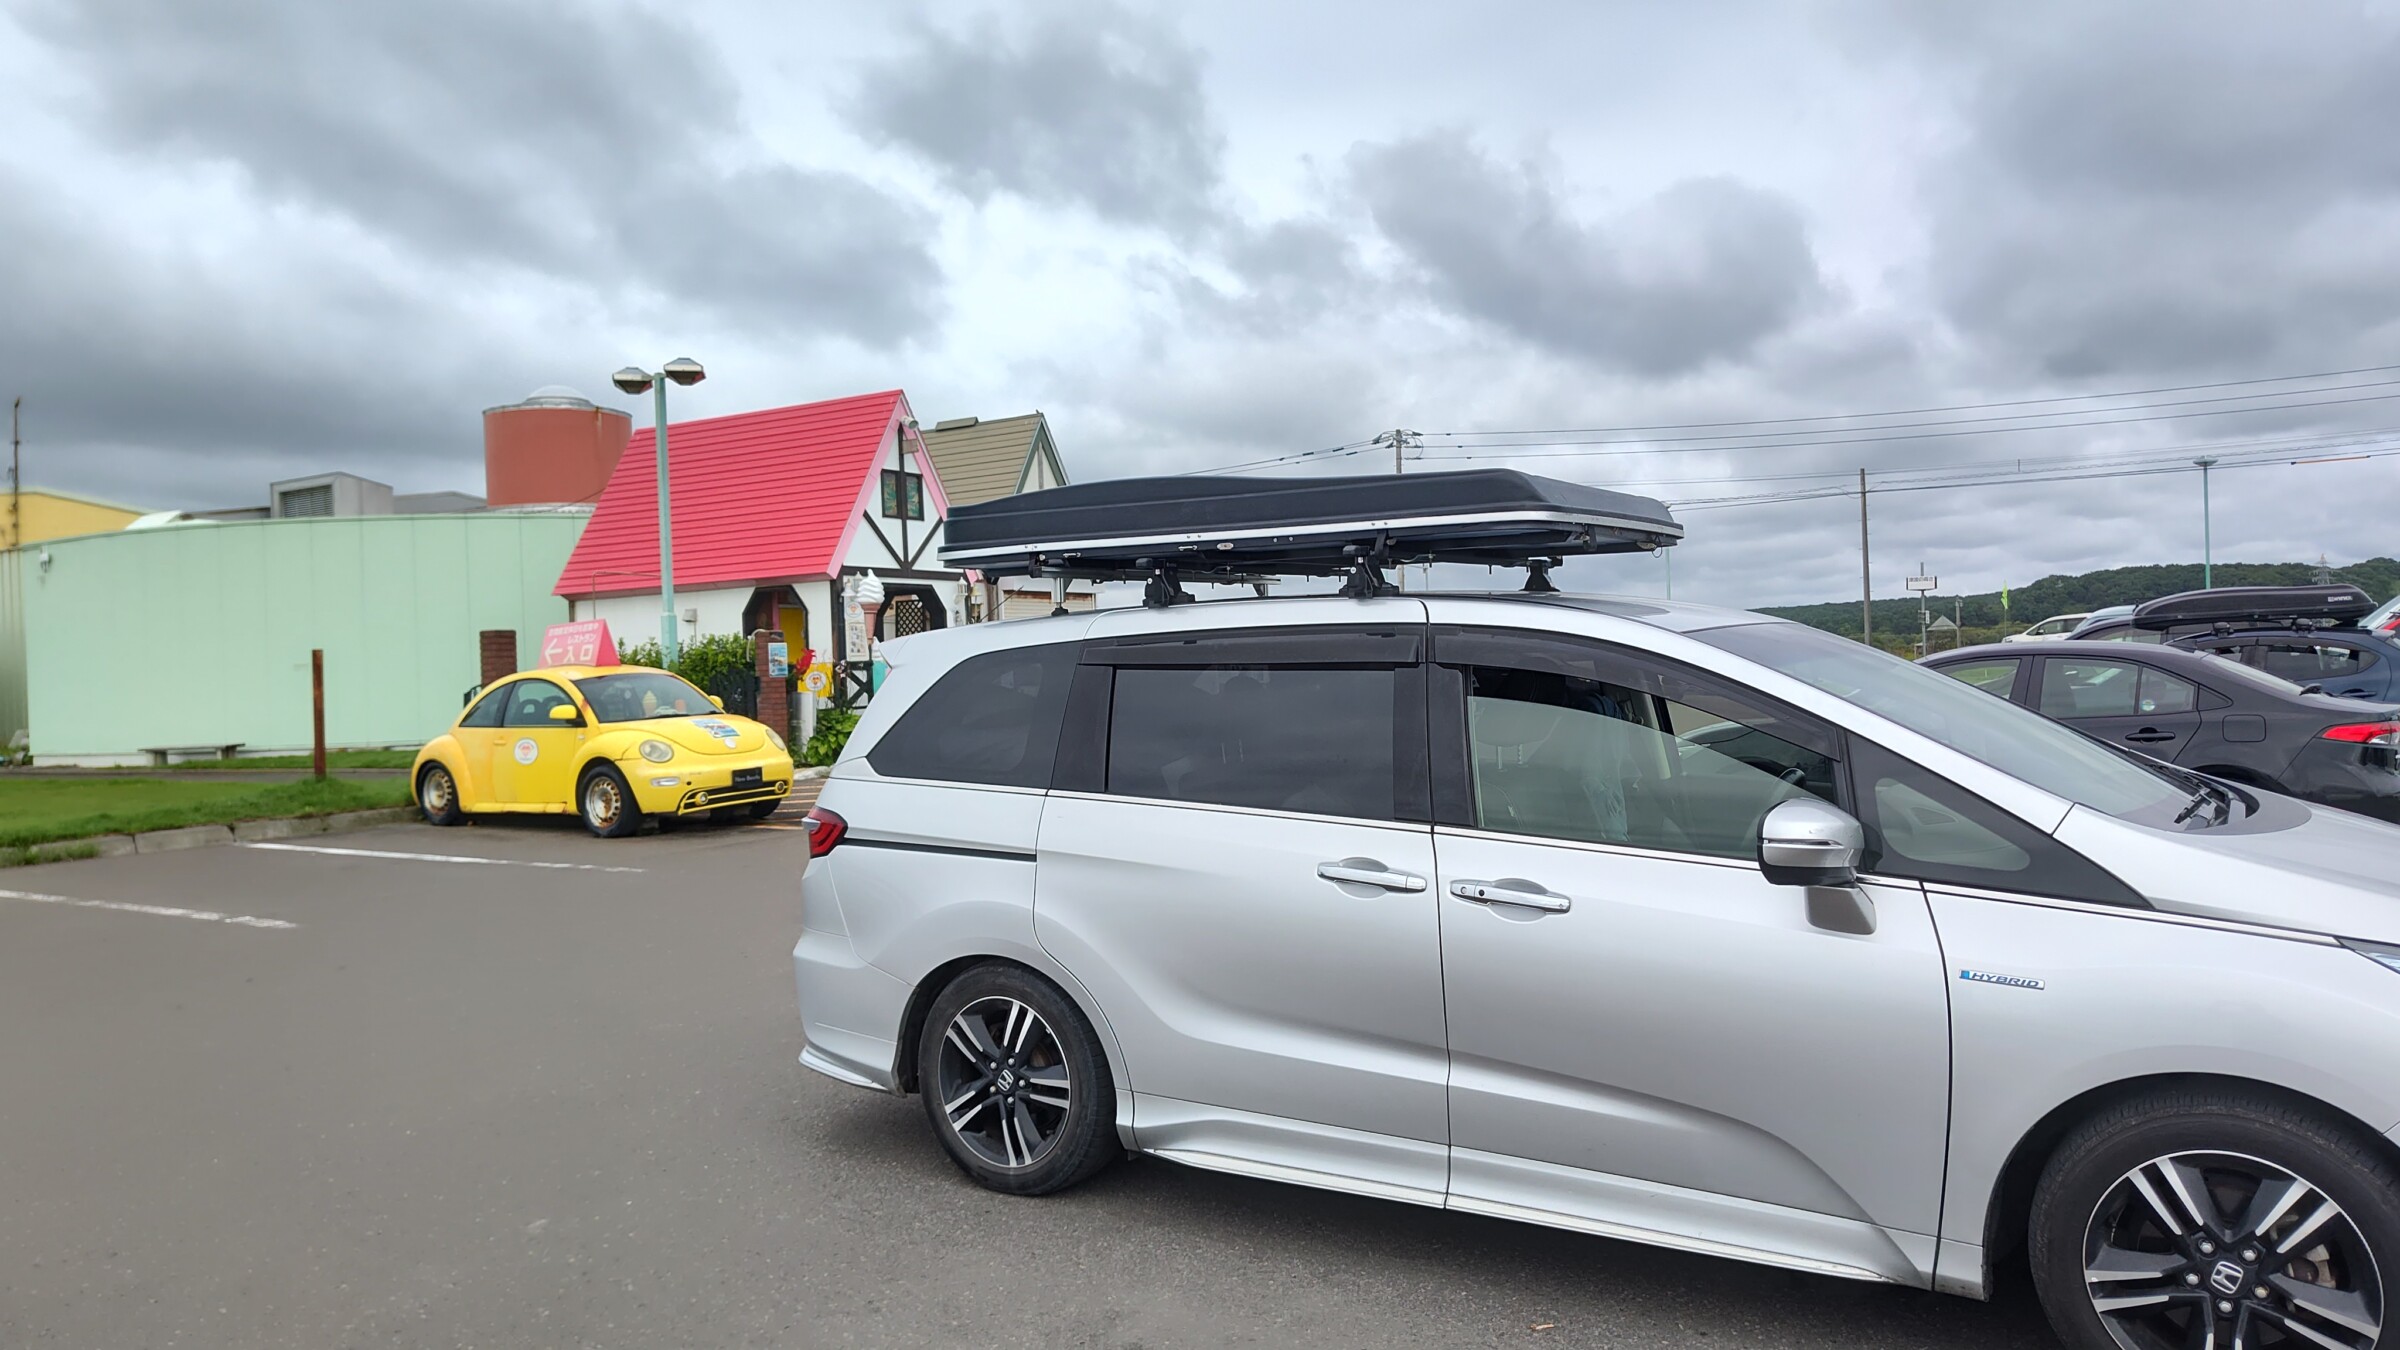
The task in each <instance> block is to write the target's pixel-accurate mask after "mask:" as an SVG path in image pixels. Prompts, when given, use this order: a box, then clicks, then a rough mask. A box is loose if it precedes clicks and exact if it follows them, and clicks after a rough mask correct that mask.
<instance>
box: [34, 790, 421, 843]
mask: <svg viewBox="0 0 2400 1350" xmlns="http://www.w3.org/2000/svg"><path fill="white" fill-rule="evenodd" d="M408 802H409V788H408V784H407V783H405V782H403V781H401V780H399V779H389V780H374V781H367V782H359V781H354V780H351V779H346V778H328V779H326V780H325V781H324V782H322V783H320V782H317V781H316V780H315V779H303V780H301V781H300V782H297V783H273V784H267V785H263V786H262V785H259V784H253V783H222V782H192V781H189V780H186V781H182V782H177V781H174V780H172V779H161V778H0V849H10V848H22V847H23V846H25V845H27V844H42V843H48V842H49V841H51V840H53V839H83V838H88V837H90V836H92V835H95V834H135V833H138V832H140V831H143V830H170V829H174V828H175V827H177V826H179V825H223V824H229V823H231V822H233V821H237V820H263V819H267V818H269V817H280V816H323V815H331V814H333V813H334V812H337V811H366V810H372V809H374V808H376V807H381V806H406V805H407V804H408Z"/></svg>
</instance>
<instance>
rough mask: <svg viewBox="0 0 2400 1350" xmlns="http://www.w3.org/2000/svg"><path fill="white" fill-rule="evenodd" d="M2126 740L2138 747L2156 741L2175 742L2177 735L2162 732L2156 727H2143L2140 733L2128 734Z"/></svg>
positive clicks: (2170, 732)
mask: <svg viewBox="0 0 2400 1350" xmlns="http://www.w3.org/2000/svg"><path fill="white" fill-rule="evenodd" d="M2125 739H2126V740H2129V741H2132V742H2134V743H2135V744H2137V745H2148V744H2150V743H2152V742H2155V741H2171V740H2174V739H2175V733H2174V732H2172V731H2160V730H2158V729H2156V728H2155V727H2143V728H2142V729H2141V730H2140V731H2133V732H2127V733H2126V735H2125Z"/></svg>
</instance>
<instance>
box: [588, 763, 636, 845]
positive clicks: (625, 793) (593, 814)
mask: <svg viewBox="0 0 2400 1350" xmlns="http://www.w3.org/2000/svg"><path fill="white" fill-rule="evenodd" d="M575 804H576V808H577V810H578V811H579V812H580V813H581V814H582V816H583V827H584V828H585V829H587V830H590V831H591V832H592V833H594V834H596V835H598V836H600V837H601V838H603V839H622V838H624V837H625V836H626V835H629V834H631V833H633V832H634V831H635V830H638V829H640V828H642V808H641V804H640V803H638V802H636V801H635V800H634V799H633V789H632V788H630V787H628V786H626V784H625V775H623V774H621V773H618V772H617V767H616V766H615V765H613V764H603V765H600V766H599V767H598V768H595V769H593V770H592V771H591V772H590V773H587V774H585V775H584V776H583V783H582V785H581V786H579V787H577V788H576V789H575Z"/></svg>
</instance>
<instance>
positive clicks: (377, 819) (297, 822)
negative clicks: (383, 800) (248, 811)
mask: <svg viewBox="0 0 2400 1350" xmlns="http://www.w3.org/2000/svg"><path fill="white" fill-rule="evenodd" d="M416 818H417V808H415V807H413V806H386V807H379V808H377V809H376V810H373V811H342V812H338V813H336V814H334V815H330V816H286V817H283V818H281V819H277V820H244V821H238V822H236V823H235V824H234V826H233V837H234V839H235V840H236V841H238V842H242V843H248V842H251V841H253V840H267V839H292V838H297V837H299V836H301V835H308V834H337V833H339V832H341V831H343V830H356V829H368V828H371V827H373V826H377V825H399V824H402V823H404V822H407V821H411V820H415V819H416Z"/></svg>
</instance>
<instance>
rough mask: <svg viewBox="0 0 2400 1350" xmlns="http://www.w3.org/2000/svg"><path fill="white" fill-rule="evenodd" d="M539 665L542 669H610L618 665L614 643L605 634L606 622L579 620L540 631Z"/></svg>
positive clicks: (604, 620) (606, 629) (556, 624)
mask: <svg viewBox="0 0 2400 1350" xmlns="http://www.w3.org/2000/svg"><path fill="white" fill-rule="evenodd" d="M542 664H543V665H545V666H613V665H615V664H617V640H616V639H615V638H614V637H611V636H610V635H609V632H608V620H606V619H581V620H578V621H576V622H574V623H554V624H552V625H550V626H549V627H548V628H546V629H543V630H542Z"/></svg>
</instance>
